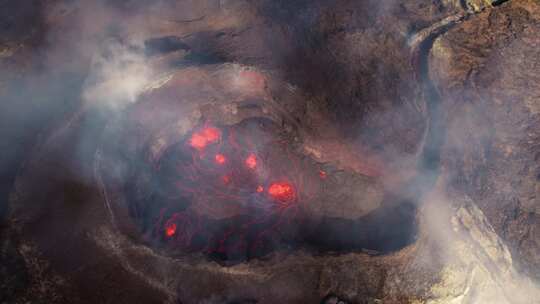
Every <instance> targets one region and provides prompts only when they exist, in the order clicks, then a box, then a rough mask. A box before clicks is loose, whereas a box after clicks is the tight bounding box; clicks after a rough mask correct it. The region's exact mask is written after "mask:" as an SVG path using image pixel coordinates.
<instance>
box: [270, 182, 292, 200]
mask: <svg viewBox="0 0 540 304" xmlns="http://www.w3.org/2000/svg"><path fill="white" fill-rule="evenodd" d="M268 194H270V195H271V196H272V197H273V198H274V199H276V200H278V201H280V202H287V201H292V200H294V188H293V186H292V185H291V184H289V183H286V182H283V183H273V184H272V185H270V187H269V188H268Z"/></svg>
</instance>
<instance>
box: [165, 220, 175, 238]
mask: <svg viewBox="0 0 540 304" xmlns="http://www.w3.org/2000/svg"><path fill="white" fill-rule="evenodd" d="M175 233H176V224H175V223H168V224H166V225H165V235H166V236H167V237H172V236H173V235H174V234H175Z"/></svg>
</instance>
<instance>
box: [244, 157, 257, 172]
mask: <svg viewBox="0 0 540 304" xmlns="http://www.w3.org/2000/svg"><path fill="white" fill-rule="evenodd" d="M246 166H247V167H248V168H250V169H255V168H256V167H257V156H255V154H250V155H249V156H248V158H246Z"/></svg>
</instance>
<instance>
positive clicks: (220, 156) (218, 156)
mask: <svg viewBox="0 0 540 304" xmlns="http://www.w3.org/2000/svg"><path fill="white" fill-rule="evenodd" d="M226 160H227V159H226V158H225V155H223V154H216V163H218V164H220V165H223V164H224V163H225V161H226Z"/></svg>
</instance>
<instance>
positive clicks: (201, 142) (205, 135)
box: [189, 127, 221, 150]
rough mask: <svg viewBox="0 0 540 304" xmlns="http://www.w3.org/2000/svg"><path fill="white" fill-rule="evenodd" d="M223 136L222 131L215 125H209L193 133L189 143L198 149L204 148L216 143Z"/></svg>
mask: <svg viewBox="0 0 540 304" xmlns="http://www.w3.org/2000/svg"><path fill="white" fill-rule="evenodd" d="M220 137H221V131H220V130H219V129H217V128H214V127H207V128H204V129H203V130H201V131H199V132H195V133H193V135H191V139H190V141H189V144H190V145H191V146H192V147H193V148H195V149H198V150H202V149H204V148H205V147H206V146H207V145H208V144H211V143H214V142H216V141H218V140H219V138H220Z"/></svg>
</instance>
